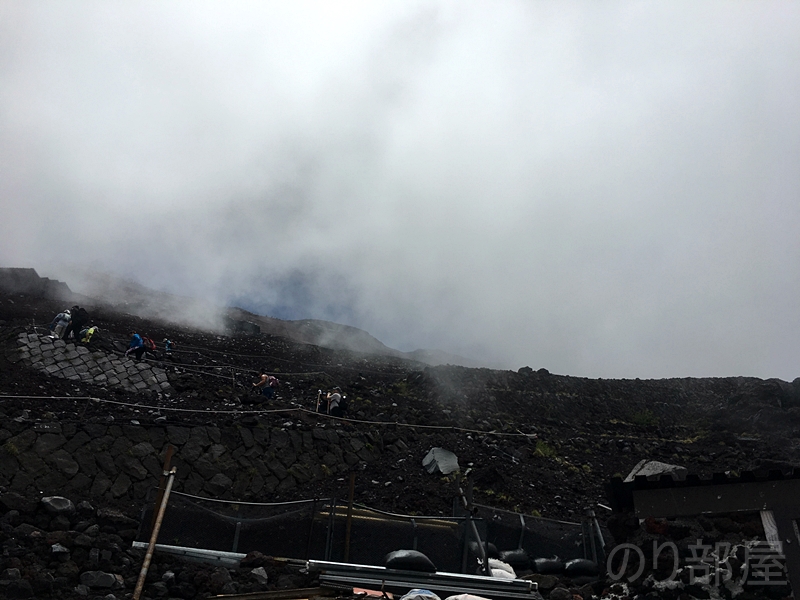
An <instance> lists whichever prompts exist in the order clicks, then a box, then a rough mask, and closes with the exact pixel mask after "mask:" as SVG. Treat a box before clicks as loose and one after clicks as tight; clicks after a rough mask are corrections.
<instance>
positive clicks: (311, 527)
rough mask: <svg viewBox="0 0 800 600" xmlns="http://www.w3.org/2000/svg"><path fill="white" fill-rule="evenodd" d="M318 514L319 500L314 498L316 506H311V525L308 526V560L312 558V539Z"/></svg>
mask: <svg viewBox="0 0 800 600" xmlns="http://www.w3.org/2000/svg"><path fill="white" fill-rule="evenodd" d="M316 514H317V499H316V498H314V504H312V505H311V524H310V525H309V526H308V543H307V544H306V560H308V559H309V558H311V539H312V536H313V535H314V517H315V516H316Z"/></svg>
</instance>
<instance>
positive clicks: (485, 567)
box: [458, 488, 491, 575]
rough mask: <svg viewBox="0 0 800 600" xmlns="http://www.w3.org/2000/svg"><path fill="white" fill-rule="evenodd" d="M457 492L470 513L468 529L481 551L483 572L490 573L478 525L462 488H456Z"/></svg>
mask: <svg viewBox="0 0 800 600" xmlns="http://www.w3.org/2000/svg"><path fill="white" fill-rule="evenodd" d="M458 493H459V494H461V500H462V501H463V502H464V508H465V509H466V511H467V514H469V515H470V518H469V524H470V530H471V531H472V535H474V536H475V541H476V542H477V544H478V550H480V553H481V560H482V561H483V572H484V573H486V575H491V571H490V570H489V559H488V557H487V556H486V548H484V546H483V542H482V541H481V534H480V533H478V526H477V525H475V521H474V520H473V519H472V510H471V506H470V503H469V501H468V500H467V496H466V494H464V490H462V489H461V488H458Z"/></svg>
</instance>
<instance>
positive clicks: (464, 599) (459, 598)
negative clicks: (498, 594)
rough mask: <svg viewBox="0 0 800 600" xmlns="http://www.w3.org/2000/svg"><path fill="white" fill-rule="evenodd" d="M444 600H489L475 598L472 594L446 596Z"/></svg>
mask: <svg viewBox="0 0 800 600" xmlns="http://www.w3.org/2000/svg"><path fill="white" fill-rule="evenodd" d="M444 600H489V598H484V597H483V596H476V595H474V594H456V595H455V596H448V597H447V598H445V599H444Z"/></svg>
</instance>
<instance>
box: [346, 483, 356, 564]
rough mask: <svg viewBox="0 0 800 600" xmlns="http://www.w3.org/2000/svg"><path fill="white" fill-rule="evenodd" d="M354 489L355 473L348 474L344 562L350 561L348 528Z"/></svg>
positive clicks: (351, 513)
mask: <svg viewBox="0 0 800 600" xmlns="http://www.w3.org/2000/svg"><path fill="white" fill-rule="evenodd" d="M355 488H356V473H355V471H351V472H350V493H349V496H348V498H347V531H346V533H345V535H344V562H348V561H349V560H350V528H351V526H352V524H353V494H354V493H355Z"/></svg>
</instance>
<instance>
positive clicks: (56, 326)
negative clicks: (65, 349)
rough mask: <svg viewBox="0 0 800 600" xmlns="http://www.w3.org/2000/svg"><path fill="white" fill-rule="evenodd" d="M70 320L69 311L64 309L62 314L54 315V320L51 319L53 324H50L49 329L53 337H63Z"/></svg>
mask: <svg viewBox="0 0 800 600" xmlns="http://www.w3.org/2000/svg"><path fill="white" fill-rule="evenodd" d="M71 320H72V314H71V313H70V310H69V309H66V310H65V311H64V312H60V313H58V314H57V315H56V318H55V319H53V322H52V323H51V324H50V329H51V331H52V332H53V337H56V338H59V339H60V338H61V336H62V335H64V330H65V329H66V328H67V325H69V322H70V321H71Z"/></svg>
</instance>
